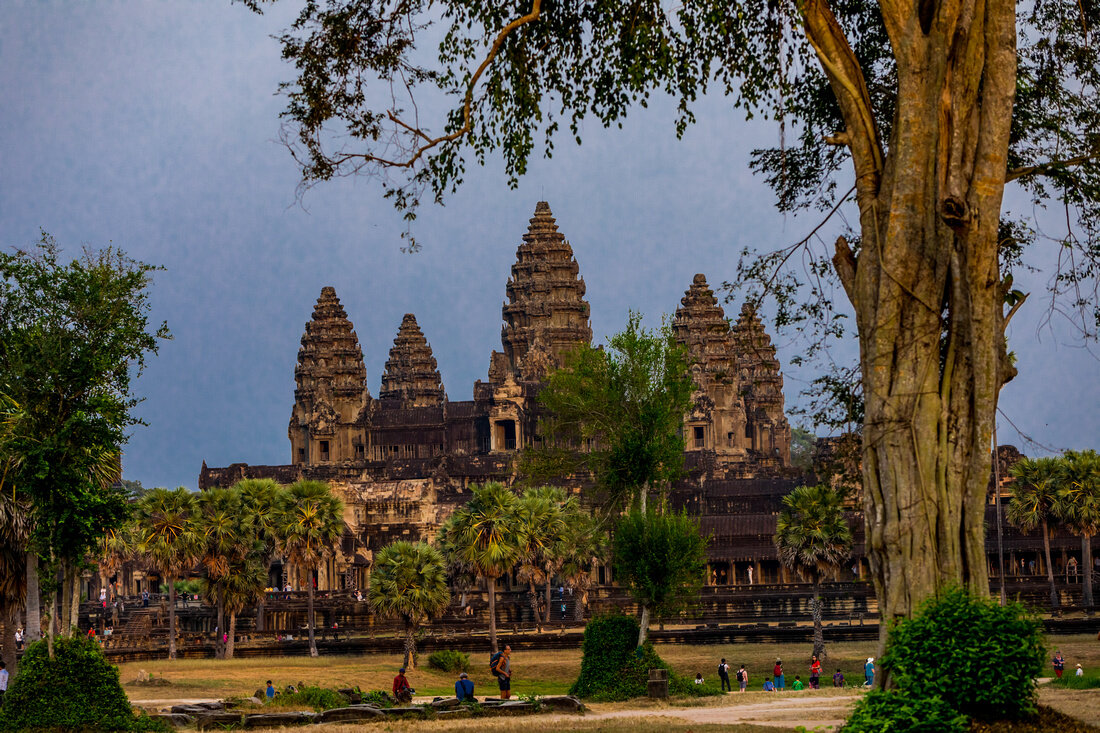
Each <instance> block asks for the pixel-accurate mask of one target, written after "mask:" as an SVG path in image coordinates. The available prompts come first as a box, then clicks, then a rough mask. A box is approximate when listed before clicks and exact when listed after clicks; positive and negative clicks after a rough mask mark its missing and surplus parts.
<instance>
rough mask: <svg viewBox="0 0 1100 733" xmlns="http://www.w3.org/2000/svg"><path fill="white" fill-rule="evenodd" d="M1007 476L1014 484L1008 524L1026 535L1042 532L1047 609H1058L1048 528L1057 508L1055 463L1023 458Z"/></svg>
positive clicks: (1044, 459)
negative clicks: (1047, 591)
mask: <svg viewBox="0 0 1100 733" xmlns="http://www.w3.org/2000/svg"><path fill="white" fill-rule="evenodd" d="M1009 474H1011V476H1012V477H1013V478H1014V479H1015V481H1014V482H1013V484H1012V500H1011V501H1010V502H1009V504H1008V521H1009V522H1011V523H1012V524H1013V526H1015V527H1017V528H1018V529H1019V530H1020V531H1021V532H1023V533H1025V534H1028V533H1030V532H1031V530H1033V529H1035V528H1036V527H1040V528H1041V530H1042V533H1043V554H1044V556H1045V557H1046V563H1047V582H1048V583H1050V607H1051V608H1058V607H1059V605H1060V603H1059V600H1058V590H1057V588H1056V587H1055V585H1054V566H1053V565H1052V564H1051V562H1050V526H1049V523H1050V520H1051V519H1054V518H1055V513H1054V512H1055V509H1056V507H1057V505H1058V488H1059V484H1058V476H1059V466H1058V459H1056V458H1034V459H1033V458H1024V459H1023V460H1021V461H1018V462H1017V463H1016V465H1014V466H1013V467H1012V468H1011V469H1010V470H1009Z"/></svg>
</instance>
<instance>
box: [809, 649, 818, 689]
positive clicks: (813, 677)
mask: <svg viewBox="0 0 1100 733" xmlns="http://www.w3.org/2000/svg"><path fill="white" fill-rule="evenodd" d="M820 682H821V661H820V660H819V659H818V658H817V655H816V654H815V655H814V660H813V661H812V662H810V689H811V690H819V689H821V684H820Z"/></svg>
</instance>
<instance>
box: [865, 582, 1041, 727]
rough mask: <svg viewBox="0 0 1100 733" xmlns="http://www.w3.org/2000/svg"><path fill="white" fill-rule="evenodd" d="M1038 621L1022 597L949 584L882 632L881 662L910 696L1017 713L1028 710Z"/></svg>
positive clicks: (1037, 655) (1036, 666) (1032, 700)
mask: <svg viewBox="0 0 1100 733" xmlns="http://www.w3.org/2000/svg"><path fill="white" fill-rule="evenodd" d="M1042 632H1043V627H1042V624H1041V623H1040V622H1039V620H1038V619H1036V618H1035V617H1034V616H1033V615H1032V614H1031V613H1030V612H1029V611H1028V610H1027V609H1026V608H1025V607H1024V606H1023V605H1022V604H1019V603H1009V604H1007V605H1005V606H1003V607H1002V606H1001V605H999V604H998V603H997V601H995V600H992V599H989V598H974V597H972V596H971V595H970V594H969V593H967V592H966V591H965V590H962V589H959V588H954V589H951V590H948V591H945V592H944V593H943V594H942V595H941V596H940V597H939V598H935V599H929V600H928V601H926V602H925V603H924V604H922V605H921V607H920V610H919V612H918V613H917V615H915V616H914V617H912V618H910V619H904V620H902V621H901V622H900V623H899V624H898V625H897V626H896V627H895V628H894V629H892V630H891V632H890V637H889V640H888V642H887V644H886V654H885V655H884V656H883V659H882V666H883V668H884V669H886V670H888V671H889V673H890V674H891V675H893V676H894V679H895V680H896V682H897V685H898V687H899V688H902V689H905V690H907V691H908V692H910V693H912V697H913V698H922V699H930V698H934V697H938V698H941V699H942V700H943V701H944V702H945V703H947V704H948V705H950V706H952V707H953V708H954V709H955V710H958V711H959V712H960V713H963V714H965V715H968V716H971V717H975V718H982V719H997V720H999V719H1007V720H1013V719H1019V718H1023V717H1027V716H1029V715H1033V714H1034V713H1035V711H1036V705H1037V695H1038V692H1037V690H1036V688H1035V678H1037V677H1038V676H1039V675H1040V674H1041V673H1042V672H1043V669H1044V666H1043V665H1044V663H1045V661H1046V650H1045V648H1044V646H1043V633H1042Z"/></svg>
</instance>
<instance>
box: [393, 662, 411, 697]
mask: <svg viewBox="0 0 1100 733" xmlns="http://www.w3.org/2000/svg"><path fill="white" fill-rule="evenodd" d="M414 692H416V690H414V689H413V688H411V687H409V680H408V679H407V678H406V677H405V668H404V667H402V668H401V669H399V670H397V676H396V677H394V678H393V696H394V698H396V700H397V702H403V703H411V702H412V696H413V693H414Z"/></svg>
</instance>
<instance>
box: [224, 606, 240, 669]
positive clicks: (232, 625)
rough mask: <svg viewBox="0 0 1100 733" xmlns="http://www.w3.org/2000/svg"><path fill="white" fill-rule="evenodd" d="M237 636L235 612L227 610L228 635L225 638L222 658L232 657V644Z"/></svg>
mask: <svg viewBox="0 0 1100 733" xmlns="http://www.w3.org/2000/svg"><path fill="white" fill-rule="evenodd" d="M236 636H237V612H236V611H230V612H229V636H228V637H227V638H226V640H225V651H224V652H223V658H224V659H232V658H233V644H234V642H235V641H236V638H235V637H236Z"/></svg>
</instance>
